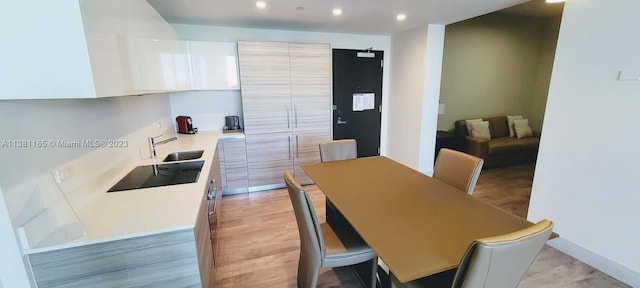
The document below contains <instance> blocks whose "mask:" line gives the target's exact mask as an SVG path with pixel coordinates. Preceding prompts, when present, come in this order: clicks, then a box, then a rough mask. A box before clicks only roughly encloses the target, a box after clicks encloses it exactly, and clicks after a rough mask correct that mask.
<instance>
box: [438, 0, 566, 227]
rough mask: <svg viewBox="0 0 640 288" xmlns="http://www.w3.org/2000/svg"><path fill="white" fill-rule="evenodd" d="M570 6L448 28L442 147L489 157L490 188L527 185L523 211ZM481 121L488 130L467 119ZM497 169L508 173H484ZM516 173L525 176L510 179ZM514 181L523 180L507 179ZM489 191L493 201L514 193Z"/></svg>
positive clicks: (510, 11)
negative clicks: (562, 27)
mask: <svg viewBox="0 0 640 288" xmlns="http://www.w3.org/2000/svg"><path fill="white" fill-rule="evenodd" d="M563 6H564V4H563V3H556V4H549V3H545V1H544V0H533V1H530V2H527V3H524V4H521V5H518V6H514V7H510V8H507V9H504V10H501V11H497V12H494V13H490V14H487V15H483V16H479V17H476V18H473V19H468V20H465V21H462V22H458V23H454V24H450V25H447V26H446V28H445V29H446V31H445V41H444V42H445V43H444V57H443V69H442V82H441V94H440V107H439V108H440V109H439V111H438V114H439V115H438V133H437V136H436V153H437V149H439V148H444V147H446V148H452V149H455V150H460V151H463V152H466V153H469V154H471V155H474V156H477V157H480V158H483V159H484V160H485V165H484V167H483V169H482V170H483V172H482V173H481V176H480V177H481V178H480V179H481V180H482V179H484V180H483V181H484V182H485V183H484V184H486V185H485V186H484V187H485V188H486V187H492V185H491V183H488V182H491V181H494V182H495V183H499V184H497V185H499V186H500V187H504V189H503V190H508V189H525V190H527V191H526V193H524V192H523V193H520V192H519V193H520V194H522V195H521V196H522V197H520V198H521V199H520V198H519V199H518V201H519V202H522V201H521V200H523V199H524V200H526V203H519V205H520V206H519V207H520V208H518V209H520V210H522V209H521V208H522V205H521V204H524V205H525V206H526V208H528V198H529V195H530V193H531V186H530V185H531V182H532V181H533V175H534V173H535V161H536V156H537V151H538V147H539V141H540V136H541V134H542V128H543V122H544V113H545V107H546V100H547V95H548V92H549V82H550V78H551V71H552V69H553V61H554V56H555V50H556V44H557V39H558V34H559V28H560V23H561V19H562V11H563ZM507 116H512V117H507ZM513 116H516V117H515V119H517V118H521V119H518V120H514V119H509V118H514V117H513ZM478 119H479V121H481V122H482V121H486V122H487V127H486V130H487V131H482V130H483V127H482V126H483V125H471V126H478V127H477V129H475V128H474V129H471V128H472V127H470V125H467V124H468V123H469V122H466V121H465V120H476V121H477V120H478ZM515 121H517V124H518V128H521V129H516V125H515V124H516V123H515ZM525 128H526V129H525ZM473 130H477V131H473ZM476 132H477V133H476ZM482 132H486V133H482ZM470 138H474V139H475V140H474V139H470ZM496 169H499V171H502V172H501V173H488V174H490V177H484V178H483V177H482V176H483V173H485V172H488V171H490V170H496ZM511 170H513V171H511ZM511 172H513V173H511ZM509 175H511V176H509ZM513 175H518V177H517V181H516V180H514V181H511V180H510V179H508V178H509V177H512V176H513ZM501 177H502V178H501ZM514 177H515V176H514ZM514 179H515V178H514ZM511 182H514V183H515V182H518V185H519V186H517V187H516V186H511V185H506V184H505V183H511ZM525 182H526V183H525ZM492 183H493V182H492ZM478 184H481V183H480V181H479V182H478ZM478 187H481V188H482V185H479V186H476V189H478ZM518 187H520V188H518ZM522 187H524V188H522ZM484 190H485V192H486V191H489V190H490V191H489V192H486V193H485V192H483V193H484V194H483V197H485V198H487V199H490V198H491V199H494V198H499V199H506V198H508V197H507V196H506V195H507V193H502V190H501V191H498V190H495V189H484ZM521 192H522V191H521ZM487 193H489V194H491V195H485V194H487ZM492 193H493V194H492ZM527 193H528V194H527ZM525 194H526V195H525ZM503 196H504V197H503ZM512 200H513V199H512ZM505 201H506V200H505ZM512 202H513V201H512ZM524 211H526V209H525V210H524ZM521 216H522V215H521ZM523 217H526V215H524V216H523Z"/></svg>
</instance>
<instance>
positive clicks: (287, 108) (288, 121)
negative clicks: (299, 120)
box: [284, 106, 291, 128]
mask: <svg viewBox="0 0 640 288" xmlns="http://www.w3.org/2000/svg"><path fill="white" fill-rule="evenodd" d="M284 109H285V110H287V128H291V125H290V124H289V123H290V122H291V120H289V106H285V108H284Z"/></svg>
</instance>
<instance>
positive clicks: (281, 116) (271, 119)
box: [241, 60, 292, 134]
mask: <svg viewBox="0 0 640 288" xmlns="http://www.w3.org/2000/svg"><path fill="white" fill-rule="evenodd" d="M241 62H242V60H241ZM241 71H242V70H241ZM241 75H242V72H241ZM241 82H242V110H243V118H244V132H245V134H259V133H272V132H287V131H291V124H292V122H291V118H292V115H291V114H292V111H291V84H290V80H289V78H250V79H244V78H242V79H241Z"/></svg>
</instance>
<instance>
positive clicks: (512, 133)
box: [507, 115, 524, 137]
mask: <svg viewBox="0 0 640 288" xmlns="http://www.w3.org/2000/svg"><path fill="white" fill-rule="evenodd" d="M521 119H524V117H522V115H516V116H507V124H508V125H509V137H516V131H515V130H514V129H513V121H514V120H521Z"/></svg>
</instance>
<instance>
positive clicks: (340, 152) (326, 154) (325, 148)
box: [320, 139, 358, 162]
mask: <svg viewBox="0 0 640 288" xmlns="http://www.w3.org/2000/svg"><path fill="white" fill-rule="evenodd" d="M357 147H358V146H357V143H356V140H354V139H343V140H333V141H327V142H322V143H320V161H321V162H330V161H340V160H349V159H356V158H358V149H357Z"/></svg>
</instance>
